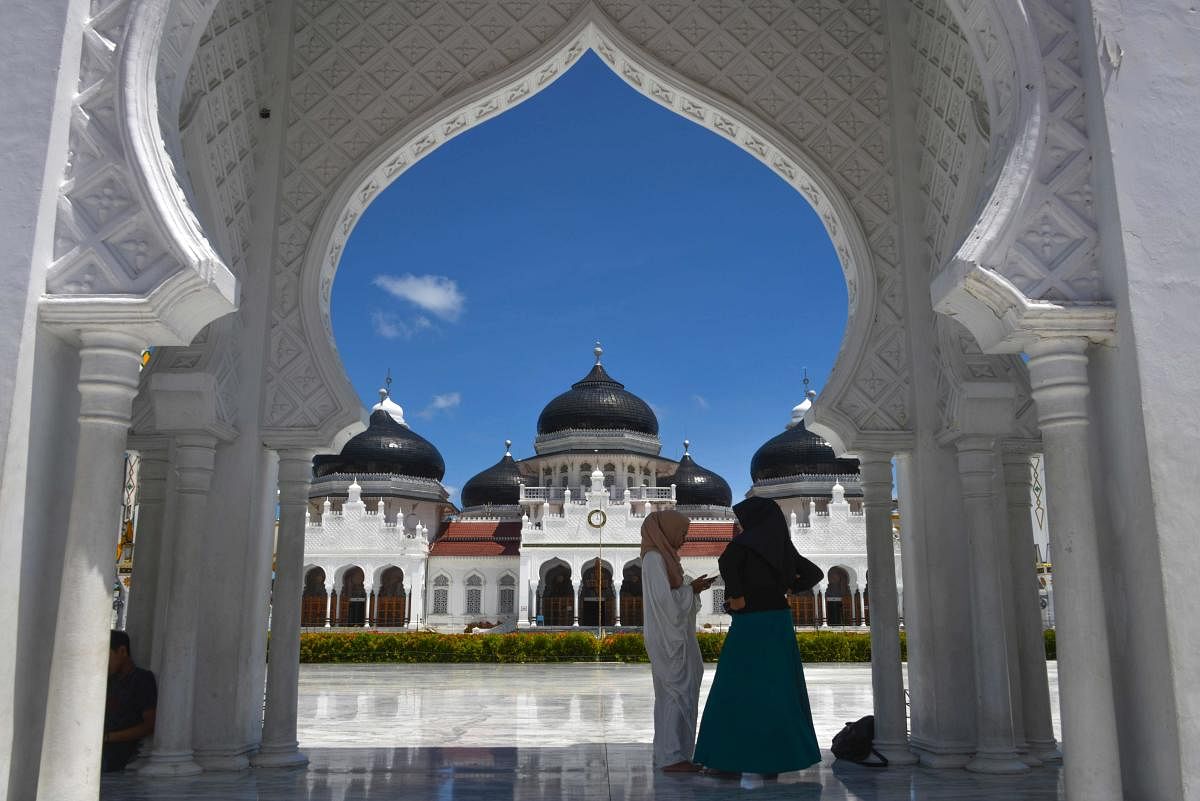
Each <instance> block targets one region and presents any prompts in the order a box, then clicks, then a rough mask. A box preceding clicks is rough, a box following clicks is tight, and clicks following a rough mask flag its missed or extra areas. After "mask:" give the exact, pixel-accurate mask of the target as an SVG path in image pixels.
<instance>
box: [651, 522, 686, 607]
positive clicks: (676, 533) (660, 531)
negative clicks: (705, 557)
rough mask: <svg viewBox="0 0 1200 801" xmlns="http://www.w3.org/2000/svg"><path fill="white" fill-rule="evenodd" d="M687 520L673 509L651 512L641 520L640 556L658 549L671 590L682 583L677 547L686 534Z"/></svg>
mask: <svg viewBox="0 0 1200 801" xmlns="http://www.w3.org/2000/svg"><path fill="white" fill-rule="evenodd" d="M688 522H689V521H688V519H687V516H686V515H684V514H682V513H680V512H676V511H674V510H667V511H663V512H651V513H650V514H648V515H646V519H645V520H643V521H642V556H645V555H646V554H648V553H650V552H651V551H658V553H659V554H660V555H661V556H662V558H663V563H664V564H665V565H666V566H667V580H668V581H669V582H670V583H671V589H673V590H674V589H677V588H678V587H680V586H682V585H683V565H682V564H680V562H679V549H680V547H681V546H682V545H683V539H684V537H686V536H687V530H688Z"/></svg>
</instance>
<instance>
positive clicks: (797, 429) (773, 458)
mask: <svg viewBox="0 0 1200 801" xmlns="http://www.w3.org/2000/svg"><path fill="white" fill-rule="evenodd" d="M806 475H808V476H811V475H838V476H844V475H858V460H857V459H839V458H838V457H837V455H836V454H835V453H834V452H833V448H831V447H830V446H829V443H828V442H826V441H825V440H823V439H821V437H819V436H817V435H816V434H814V433H812V432H811V431H809V430H808V429H807V428H805V427H804V422H803V421H799V422H797V423H796V424H795V425H793V426H790V427H789V428H788V429H787V430H786V431H784V432H783V433H782V434H779V435H777V436H774V437H771V439H769V440H767V441H766V442H765V443H763V445H762V447H761V448H759V449H758V450H757V451H755V453H754V458H753V459H751V460H750V478H751V479H753V480H754V481H765V480H767V479H772V478H786V477H788V476H806Z"/></svg>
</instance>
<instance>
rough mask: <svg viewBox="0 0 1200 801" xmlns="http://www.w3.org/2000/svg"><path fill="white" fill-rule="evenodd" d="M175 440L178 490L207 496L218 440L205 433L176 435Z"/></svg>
mask: <svg viewBox="0 0 1200 801" xmlns="http://www.w3.org/2000/svg"><path fill="white" fill-rule="evenodd" d="M174 438H175V473H176V475H178V476H179V484H178V487H177V490H178V491H179V492H181V493H185V494H192V495H204V494H207V493H208V490H209V487H210V485H211V484H212V473H213V463H214V462H215V461H216V449H217V438H216V437H214V436H213V435H211V434H204V433H186V434H176V435H175V436H174Z"/></svg>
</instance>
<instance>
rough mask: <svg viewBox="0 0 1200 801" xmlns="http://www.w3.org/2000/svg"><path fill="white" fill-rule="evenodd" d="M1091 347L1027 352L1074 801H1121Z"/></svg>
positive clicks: (1051, 346)
mask: <svg viewBox="0 0 1200 801" xmlns="http://www.w3.org/2000/svg"><path fill="white" fill-rule="evenodd" d="M1087 344H1088V343H1087V341H1086V340H1084V339H1051V340H1043V341H1040V342H1038V343H1037V344H1036V345H1034V346H1033V347H1031V348H1029V354H1030V359H1029V375H1030V381H1031V384H1032V386H1033V399H1034V401H1035V402H1036V403H1037V411H1038V424H1039V426H1040V427H1041V429H1042V444H1043V448H1044V451H1045V457H1046V491H1047V493H1048V495H1049V496H1050V497H1051V498H1052V499H1053V500H1052V501H1051V502H1050V503H1049V505H1048V507H1047V509H1048V511H1049V515H1050V541H1051V549H1052V553H1053V554H1054V585H1055V594H1054V605H1055V615H1056V618H1057V623H1058V627H1057V630H1058V666H1059V698H1060V702H1061V708H1062V732H1063V743H1064V745H1063V761H1064V765H1063V770H1064V777H1065V783H1066V790H1067V798H1068V800H1069V801H1084V799H1087V801H1119V799H1120V798H1121V797H1122V789H1121V758H1120V749H1119V747H1118V741H1117V724H1116V713H1115V709H1114V704H1113V683H1112V664H1111V662H1110V661H1109V660H1110V656H1109V647H1108V626H1107V623H1106V620H1105V610H1104V592H1103V582H1102V578H1101V575H1100V549H1099V545H1098V543H1097V542H1096V512H1095V507H1094V506H1093V503H1094V495H1093V488H1092V472H1091V463H1090V460H1089V454H1088V408H1087V397H1088V378H1087Z"/></svg>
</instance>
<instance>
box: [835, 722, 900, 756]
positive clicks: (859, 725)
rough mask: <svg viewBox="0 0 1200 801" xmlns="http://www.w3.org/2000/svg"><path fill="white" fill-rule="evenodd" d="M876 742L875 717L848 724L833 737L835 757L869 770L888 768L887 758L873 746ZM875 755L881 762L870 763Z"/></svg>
mask: <svg viewBox="0 0 1200 801" xmlns="http://www.w3.org/2000/svg"><path fill="white" fill-rule="evenodd" d="M874 742H875V716H874V715H867V716H866V717H865V718H859V719H858V720H856V721H854V722H853V723H847V724H846V725H845V726H843V727H842V730H841V731H839V732H838V733H837V734H835V735H834V736H833V747H832V748H831V749H830V750H831V751H833V755H834V756H835V757H837V758H838V759H846V760H849V761H851V762H857V763H858V764H860V765H862V766H864V767H868V768H886V767H887V765H888V761H887V757H885V756H884V755H883V754H881V753H879V752H878V751H876V750H875V749H874V748H873V747H872V745H873V743H874ZM872 754H874V755H875V756H876V757H877V758H878V759H879V762H868V761H867V759H868V758H869V757H870V756H871V755H872Z"/></svg>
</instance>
